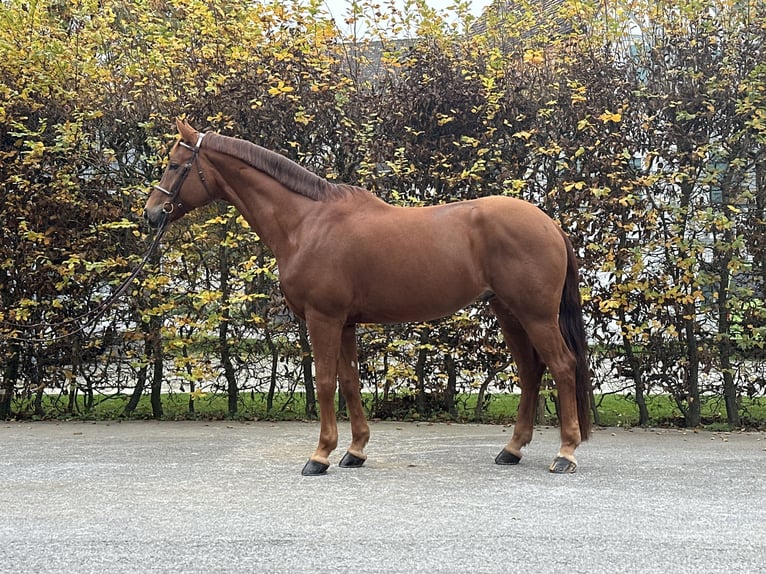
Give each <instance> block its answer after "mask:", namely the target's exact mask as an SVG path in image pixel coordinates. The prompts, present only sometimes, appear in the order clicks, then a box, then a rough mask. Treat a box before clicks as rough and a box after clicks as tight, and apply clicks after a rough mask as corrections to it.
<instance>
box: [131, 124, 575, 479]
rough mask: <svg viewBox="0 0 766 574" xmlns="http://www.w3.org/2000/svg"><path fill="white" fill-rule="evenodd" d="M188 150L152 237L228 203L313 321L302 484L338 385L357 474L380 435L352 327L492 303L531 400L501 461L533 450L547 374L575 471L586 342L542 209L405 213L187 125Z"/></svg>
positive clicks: (153, 205)
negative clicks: (312, 403)
mask: <svg viewBox="0 0 766 574" xmlns="http://www.w3.org/2000/svg"><path fill="white" fill-rule="evenodd" d="M177 125H178V130H179V133H180V140H179V141H178V143H176V145H175V146H174V147H173V149H172V150H171V151H170V156H169V164H168V166H167V169H166V171H165V173H164V174H163V176H162V179H161V180H160V184H159V185H157V186H155V189H154V190H153V191H152V193H151V195H150V196H149V199H148V200H147V202H146V208H145V210H144V216H145V218H146V220H147V221H148V222H149V223H150V224H151V225H152V226H155V227H159V226H164V225H166V224H167V223H169V222H171V221H174V220H176V219H179V218H180V217H182V216H183V215H184V214H186V213H188V212H189V211H191V210H193V209H195V208H197V207H200V206H202V205H205V204H207V203H210V202H211V201H214V200H218V199H220V200H224V201H226V202H229V203H230V204H233V205H234V206H235V207H236V208H237V209H238V210H239V212H240V213H241V214H242V216H243V217H244V218H245V219H246V220H247V222H248V223H249V224H250V226H251V227H252V228H253V229H254V230H255V231H256V232H257V233H258V236H259V237H260V238H261V239H262V240H263V241H264V243H265V244H266V245H267V246H268V247H269V248H270V249H271V251H272V252H273V254H274V256H275V257H276V260H277V264H278V267H279V281H280V284H281V288H282V292H283V294H284V297H285V300H286V302H287V305H288V306H289V307H290V309H291V310H292V311H293V312H294V313H295V314H296V315H297V316H298V317H300V318H302V319H303V320H305V321H306V325H307V328H308V332H309V336H310V339H311V345H312V350H313V353H314V361H315V368H316V390H317V398H318V401H319V409H320V433H319V444H318V445H317V448H316V450H315V451H314V453H313V454H312V455H311V457H310V459H309V461H308V462H307V463H306V465H305V467H304V468H303V474H305V475H315V474H324V473H325V472H326V471H327V468H328V467H329V465H330V460H329V457H330V453H331V452H332V451H333V450H334V449H335V448H336V446H337V443H338V427H337V421H336V417H335V405H334V400H335V390H336V381H338V382H339V386H340V391H341V392H342V393H343V396H344V398H345V399H346V405H347V408H348V414H349V418H350V421H351V433H352V438H351V445H350V446H349V448H348V451H347V452H346V454H345V456H344V457H343V458H342V460H341V461H340V466H342V467H357V466H361V465H362V464H363V463H364V461H365V460H366V458H367V455H366V454H365V452H364V449H365V446H366V445H367V441H368V440H369V437H370V429H369V426H368V424H367V420H366V418H365V414H364V409H363V407H362V400H361V393H360V384H359V373H358V362H357V342H356V325H357V324H359V323H400V322H405V321H415V322H420V321H428V320H432V319H436V318H439V317H444V316H446V315H449V314H451V313H453V312H455V311H457V310H458V309H460V308H462V307H465V306H466V305H469V304H471V303H473V302H474V301H476V300H478V299H481V300H488V301H489V304H490V305H491V306H492V309H493V311H494V313H495V315H496V316H497V320H498V323H499V324H500V327H501V329H502V332H503V335H504V338H505V342H506V344H507V345H508V347H509V349H510V352H511V355H512V356H513V358H514V360H515V362H516V365H517V367H518V373H519V378H520V387H521V401H520V404H519V411H518V418H517V422H516V425H515V427H514V431H513V436H512V437H511V440H510V442H509V443H508V444H507V445H506V446H505V448H504V449H503V450H502V451H501V452H500V454H498V455H497V457H496V459H495V462H496V463H497V464H518V463H519V461H520V460H521V457H522V451H521V449H522V447H524V446H526V445H527V444H528V443H529V442H530V441H531V440H532V431H533V423H534V416H535V410H536V405H537V398H538V394H539V389H540V382H541V378H542V375H543V373H544V371H545V369H546V367H547V368H548V369H549V370H550V372H551V375H552V376H553V379H554V381H555V383H556V388H557V391H558V400H559V402H558V414H559V419H560V423H561V445H560V449H559V452H558V454H557V455H556V457H555V459H554V461H553V463H552V464H551V465H550V471H551V472H556V473H571V472H574V471H575V469H576V468H577V462H576V460H575V456H574V453H575V449H576V448H577V446H578V445H579V444H580V442H581V441H582V440H585V439H587V438H588V435H589V433H590V413H589V404H590V403H589V401H590V387H589V371H588V365H587V350H586V337H585V330H584V326H583V318H582V308H581V301H580V293H579V288H578V281H579V274H578V269H577V261H576V259H575V255H574V252H573V249H572V245H571V243H570V241H569V239H568V238H567V236H566V235H565V234H564V232H563V231H562V230H561V229H560V228H559V227H558V226H557V225H556V224H555V223H554V222H553V221H552V220H551V219H550V218H549V217H548V216H546V215H545V214H544V213H543V212H542V211H540V210H539V209H538V208H537V207H534V206H533V205H531V204H529V203H526V202H524V201H521V200H519V199H513V198H509V197H500V196H493V197H484V198H481V199H475V200H470V201H460V202H456V203H451V204H446V205H438V206H433V207H395V206H392V205H389V204H387V203H385V202H383V201H382V200H380V199H378V198H377V197H375V196H374V195H373V194H372V193H370V192H369V191H367V190H364V189H361V188H358V187H353V186H350V185H339V184H334V183H331V182H328V181H327V180H325V179H323V178H321V177H318V176H316V175H314V174H313V173H311V172H309V171H307V170H305V169H303V168H302V167H300V166H299V165H298V164H296V163H294V162H293V161H291V160H289V159H287V158H285V157H283V156H281V155H278V154H276V153H274V152H272V151H269V150H267V149H264V148H262V147H260V146H257V145H255V144H252V143H249V142H247V141H243V140H239V139H235V138H230V137H226V136H222V135H219V134H215V133H205V134H203V133H199V132H197V131H195V130H194V129H193V128H192V127H191V126H189V124H188V123H186V122H180V121H179V122H177Z"/></svg>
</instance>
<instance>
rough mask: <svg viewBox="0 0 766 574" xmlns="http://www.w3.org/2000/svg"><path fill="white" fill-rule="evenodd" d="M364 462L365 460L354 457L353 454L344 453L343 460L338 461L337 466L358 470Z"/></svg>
mask: <svg viewBox="0 0 766 574" xmlns="http://www.w3.org/2000/svg"><path fill="white" fill-rule="evenodd" d="M364 460H365V459H363V458H361V457H359V456H356V455H355V454H351V453H350V452H346V454H344V455H343V458H342V459H340V462H339V463H338V466H342V467H343V468H359V467H360V466H362V465H363V464H364Z"/></svg>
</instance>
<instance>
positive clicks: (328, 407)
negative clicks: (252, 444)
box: [303, 313, 343, 476]
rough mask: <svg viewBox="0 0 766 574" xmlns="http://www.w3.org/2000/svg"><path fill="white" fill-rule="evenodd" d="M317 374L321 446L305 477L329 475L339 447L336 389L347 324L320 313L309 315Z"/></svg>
mask: <svg viewBox="0 0 766 574" xmlns="http://www.w3.org/2000/svg"><path fill="white" fill-rule="evenodd" d="M306 326H307V327H308V332H309V337H310V338H311V349H312V351H313V353H314V368H315V371H316V391H317V400H318V401H319V426H320V430H319V444H317V448H316V450H315V451H314V454H312V455H311V458H310V459H309V461H308V462H307V463H306V465H305V466H304V467H303V475H304V476H311V475H318V474H325V473H326V472H327V469H328V468H329V467H330V458H329V457H330V453H331V452H332V451H333V450H335V447H336V446H338V423H337V421H336V420H335V387H336V380H337V376H338V358H339V356H340V340H341V331H342V329H343V322H342V321H340V320H337V319H333V318H330V317H326V316H323V315H320V314H309V313H307V314H306Z"/></svg>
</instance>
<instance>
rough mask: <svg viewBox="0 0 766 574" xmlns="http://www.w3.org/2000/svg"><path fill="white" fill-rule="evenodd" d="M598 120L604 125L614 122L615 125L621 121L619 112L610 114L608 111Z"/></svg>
mask: <svg viewBox="0 0 766 574" xmlns="http://www.w3.org/2000/svg"><path fill="white" fill-rule="evenodd" d="M598 119H600V120H601V121H602V122H604V123H608V122H614V123H616V124H618V123H620V122H621V121H622V114H621V113H619V112H614V113H613V112H610V111H609V110H606V111H605V112H604V113H603V114H601V115H600V116H599V117H598Z"/></svg>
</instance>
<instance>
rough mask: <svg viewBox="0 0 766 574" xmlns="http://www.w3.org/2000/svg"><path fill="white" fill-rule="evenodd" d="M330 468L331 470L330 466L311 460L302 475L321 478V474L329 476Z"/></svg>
mask: <svg viewBox="0 0 766 574" xmlns="http://www.w3.org/2000/svg"><path fill="white" fill-rule="evenodd" d="M328 468H330V465H329V464H325V463H323V462H317V461H316V460H312V459H309V461H308V462H307V463H306V466H304V467H303V470H302V471H301V474H302V475H303V476H319V475H321V474H327V469H328Z"/></svg>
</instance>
